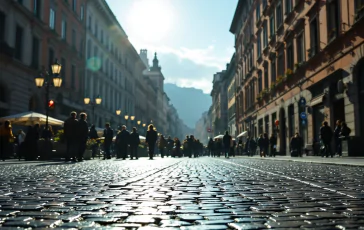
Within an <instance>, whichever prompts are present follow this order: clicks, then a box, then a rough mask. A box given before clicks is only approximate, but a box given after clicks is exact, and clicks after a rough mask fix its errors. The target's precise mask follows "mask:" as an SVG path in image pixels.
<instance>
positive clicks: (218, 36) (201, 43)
mask: <svg viewBox="0 0 364 230" xmlns="http://www.w3.org/2000/svg"><path fill="white" fill-rule="evenodd" d="M106 1H107V3H108V4H109V6H110V8H111V10H112V11H113V12H114V14H115V16H116V18H117V19H118V21H119V23H120V25H121V26H122V27H123V29H124V30H125V32H126V34H127V35H128V38H129V40H130V42H131V43H132V44H133V46H134V47H135V49H136V50H137V51H138V52H139V50H140V49H147V50H148V58H149V62H150V64H152V60H153V57H154V52H157V56H158V60H159V65H160V66H161V67H162V72H163V75H164V77H165V83H174V84H176V85H178V86H180V87H194V88H197V89H202V90H203V91H204V93H210V92H211V89H212V79H213V74H214V73H216V72H219V71H221V70H223V69H225V68H226V64H227V63H229V62H230V59H231V57H232V55H233V53H234V35H233V34H231V33H230V32H229V29H230V25H231V22H232V18H233V16H234V12H235V8H236V6H237V2H238V0H106Z"/></svg>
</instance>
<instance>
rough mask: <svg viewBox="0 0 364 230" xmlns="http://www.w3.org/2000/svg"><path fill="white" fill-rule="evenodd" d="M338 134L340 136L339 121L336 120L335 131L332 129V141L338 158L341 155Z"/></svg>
mask: <svg viewBox="0 0 364 230" xmlns="http://www.w3.org/2000/svg"><path fill="white" fill-rule="evenodd" d="M340 134H341V120H337V121H336V126H335V129H334V141H335V147H336V148H335V152H336V153H337V155H339V156H341V155H342V145H341V138H340Z"/></svg>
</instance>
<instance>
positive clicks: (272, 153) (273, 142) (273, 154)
mask: <svg viewBox="0 0 364 230" xmlns="http://www.w3.org/2000/svg"><path fill="white" fill-rule="evenodd" d="M269 145H270V153H269V156H271V157H276V151H277V137H276V135H274V134H273V133H272V134H271V135H270V138H269Z"/></svg>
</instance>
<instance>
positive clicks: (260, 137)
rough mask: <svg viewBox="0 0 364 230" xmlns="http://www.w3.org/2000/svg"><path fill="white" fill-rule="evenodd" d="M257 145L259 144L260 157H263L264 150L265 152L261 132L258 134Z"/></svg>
mask: <svg viewBox="0 0 364 230" xmlns="http://www.w3.org/2000/svg"><path fill="white" fill-rule="evenodd" d="M258 146H259V152H260V157H265V153H266V152H265V141H264V137H263V134H260V135H259V139H258Z"/></svg>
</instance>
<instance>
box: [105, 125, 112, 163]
mask: <svg viewBox="0 0 364 230" xmlns="http://www.w3.org/2000/svg"><path fill="white" fill-rule="evenodd" d="M103 137H104V138H105V139H104V151H105V154H104V160H105V159H111V155H110V147H111V144H112V139H113V137H114V130H112V129H111V128H110V123H106V124H105V129H104V135H103Z"/></svg>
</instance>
